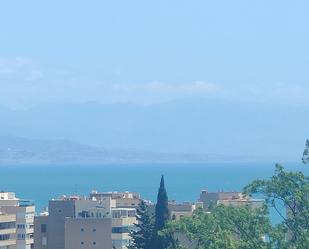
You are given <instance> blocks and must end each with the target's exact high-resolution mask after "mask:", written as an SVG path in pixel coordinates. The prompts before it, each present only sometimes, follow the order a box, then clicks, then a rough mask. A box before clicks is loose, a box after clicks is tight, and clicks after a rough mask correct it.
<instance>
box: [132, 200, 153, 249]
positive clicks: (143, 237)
mask: <svg viewBox="0 0 309 249" xmlns="http://www.w3.org/2000/svg"><path fill="white" fill-rule="evenodd" d="M136 212H137V215H136V219H137V223H136V224H135V229H134V230H132V231H131V233H130V236H131V241H130V245H129V247H128V249H150V248H152V247H151V245H152V236H153V231H154V220H153V217H152V216H151V215H150V212H149V208H148V206H147V204H146V203H145V201H142V202H141V203H140V205H139V207H138V208H137V210H136Z"/></svg>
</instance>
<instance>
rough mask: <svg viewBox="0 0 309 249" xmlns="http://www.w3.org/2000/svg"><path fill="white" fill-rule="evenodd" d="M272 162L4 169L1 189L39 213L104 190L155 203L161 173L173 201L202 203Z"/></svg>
mask: <svg viewBox="0 0 309 249" xmlns="http://www.w3.org/2000/svg"><path fill="white" fill-rule="evenodd" d="M274 169H275V167H274V164H272V163H247V164H246V163H239V164H236V163H221V164H179V165H176V164H166V165H163V164H145V165H141V164H140V165H130V164H128V165H103V166H54V167H52V166H44V167H43V166H42V167H39V166H2V167H0V191H1V190H3V191H14V192H16V194H17V196H18V197H20V198H24V199H31V200H34V201H35V203H36V205H37V207H38V209H37V210H40V209H41V208H43V207H45V206H47V203H48V200H50V199H52V198H57V197H59V196H61V195H72V194H76V193H78V194H80V195H88V194H89V192H90V191H91V190H94V189H95V190H98V191H134V192H135V191H136V192H140V193H141V195H142V197H143V198H145V199H149V200H153V201H154V200H155V199H156V194H157V190H158V185H159V181H160V177H161V174H164V176H165V184H166V188H167V192H168V196H169V199H170V200H177V201H196V200H197V199H198V197H199V193H200V191H201V190H202V189H208V190H209V191H218V190H224V191H241V190H242V188H243V187H244V186H245V185H246V184H248V183H250V182H251V181H252V180H254V179H267V178H269V177H271V176H272V174H273V173H274ZM286 169H288V170H293V171H302V172H304V173H305V174H307V175H308V174H309V166H307V165H302V164H288V165H286Z"/></svg>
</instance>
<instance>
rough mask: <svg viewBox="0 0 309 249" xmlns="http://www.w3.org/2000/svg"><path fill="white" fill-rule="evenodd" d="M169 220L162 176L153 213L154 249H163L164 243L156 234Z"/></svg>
mask: <svg viewBox="0 0 309 249" xmlns="http://www.w3.org/2000/svg"><path fill="white" fill-rule="evenodd" d="M168 220H169V211H168V197H167V193H166V189H165V185H164V176H163V175H162V177H161V182H160V188H159V191H158V198H157V204H156V212H155V229H154V232H155V233H154V242H155V245H156V246H155V248H156V249H164V248H165V246H164V245H165V241H164V239H163V238H162V237H160V236H159V235H158V232H159V231H160V230H162V229H163V228H164V227H165V225H166V224H167V222H168Z"/></svg>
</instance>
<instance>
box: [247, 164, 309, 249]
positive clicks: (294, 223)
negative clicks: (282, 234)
mask: <svg viewBox="0 0 309 249" xmlns="http://www.w3.org/2000/svg"><path fill="white" fill-rule="evenodd" d="M245 193H247V194H249V195H253V194H258V195H262V196H264V198H265V200H266V203H267V204H268V205H269V206H270V207H272V208H274V209H275V210H276V211H277V213H278V215H279V216H280V217H281V219H282V220H283V221H282V224H281V227H282V229H285V230H287V231H288V236H287V240H288V243H289V247H288V248H298V249H308V248H309V178H308V177H306V176H305V175H304V174H303V173H301V172H287V171H285V170H284V168H283V167H282V166H281V165H278V164H277V165H276V171H275V175H274V176H272V177H271V178H270V179H268V180H256V181H253V182H252V183H251V184H249V185H248V186H246V187H245ZM282 207H284V208H282ZM282 210H284V211H282Z"/></svg>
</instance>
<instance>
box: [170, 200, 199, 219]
mask: <svg viewBox="0 0 309 249" xmlns="http://www.w3.org/2000/svg"><path fill="white" fill-rule="evenodd" d="M198 207H201V208H203V203H202V202H196V203H191V202H183V203H177V202H175V201H171V202H169V203H168V209H169V211H170V216H171V218H172V219H173V220H178V219H179V218H181V217H183V216H190V215H192V214H193V212H194V211H195V210H196V209H197V208H198Z"/></svg>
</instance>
